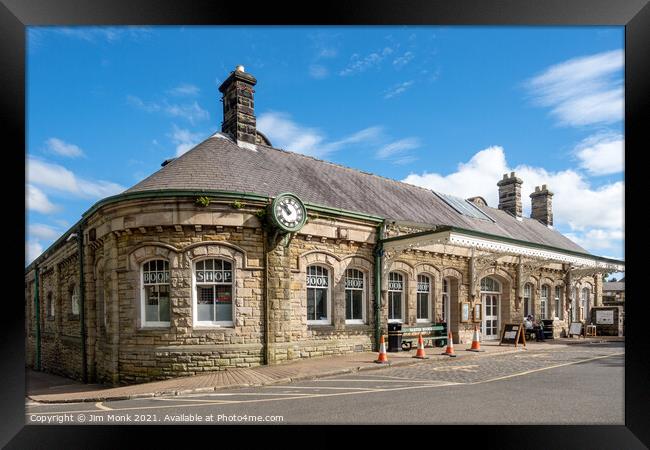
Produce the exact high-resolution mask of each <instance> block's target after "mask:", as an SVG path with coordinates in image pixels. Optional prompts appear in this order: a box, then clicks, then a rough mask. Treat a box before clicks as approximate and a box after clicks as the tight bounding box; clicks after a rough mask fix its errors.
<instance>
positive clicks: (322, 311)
mask: <svg viewBox="0 0 650 450" xmlns="http://www.w3.org/2000/svg"><path fill="white" fill-rule="evenodd" d="M315 291H316V319H317V320H326V319H327V290H326V289H316V290H315Z"/></svg>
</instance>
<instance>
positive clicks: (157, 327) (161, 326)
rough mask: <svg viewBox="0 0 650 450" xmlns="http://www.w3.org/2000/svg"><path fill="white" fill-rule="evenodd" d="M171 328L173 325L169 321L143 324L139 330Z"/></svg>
mask: <svg viewBox="0 0 650 450" xmlns="http://www.w3.org/2000/svg"><path fill="white" fill-rule="evenodd" d="M170 328H171V325H170V324H169V323H167V324H155V325H147V324H145V325H141V326H140V327H139V328H138V331H156V330H165V331H167V330H169V329H170Z"/></svg>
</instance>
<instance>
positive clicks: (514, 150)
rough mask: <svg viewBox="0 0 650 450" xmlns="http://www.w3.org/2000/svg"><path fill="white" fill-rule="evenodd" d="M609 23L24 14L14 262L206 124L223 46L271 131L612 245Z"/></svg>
mask: <svg viewBox="0 0 650 450" xmlns="http://www.w3.org/2000/svg"><path fill="white" fill-rule="evenodd" d="M623 50H624V29H623V27H595V26H590V27H410V26H409V27H404V26H390V27H147V28H133V27H110V28H107V27H91V28H89V27H83V28H78V27H74V28H61V27H56V28H54V27H31V28H30V29H29V32H28V53H27V80H26V81H27V149H26V151H27V154H26V176H27V186H26V205H27V211H26V214H27V230H26V232H27V236H26V243H25V245H26V252H27V262H30V261H31V260H32V259H33V258H35V257H36V256H38V254H39V253H40V252H42V251H43V250H45V249H46V248H47V247H48V246H49V245H50V244H51V243H52V242H54V240H56V238H58V237H59V236H60V235H61V234H62V233H63V232H64V231H66V230H67V228H68V227H69V226H71V225H72V224H74V223H75V222H76V221H77V220H78V219H79V218H80V216H81V214H82V213H83V212H84V211H86V210H87V209H88V208H89V207H90V206H91V205H92V204H93V203H94V202H95V201H97V200H99V199H101V198H103V197H105V196H108V195H113V194H116V193H119V192H121V191H122V190H124V189H126V188H128V187H130V186H132V185H134V184H135V183H137V182H138V181H140V180H141V179H143V178H144V177H146V176H148V175H149V174H151V173H153V172H154V171H156V170H158V169H159V168H160V163H161V162H162V161H163V160H164V159H166V158H169V157H173V156H177V155H179V154H182V153H183V152H184V151H187V150H188V149H189V148H191V147H192V146H193V145H195V144H196V143H198V142H200V141H201V140H203V139H204V138H206V137H208V136H209V135H211V134H213V133H214V132H215V131H218V130H219V129H220V126H221V119H222V117H221V116H222V113H221V103H220V101H219V100H220V94H219V92H218V90H217V88H218V86H219V84H220V83H221V81H223V80H224V79H225V78H226V77H227V76H228V74H229V72H230V71H232V70H233V69H234V67H235V66H236V65H237V64H242V65H244V66H245V68H246V71H247V72H250V73H252V74H253V75H254V76H255V77H256V78H257V80H258V84H257V87H256V94H255V95H256V98H255V99H256V105H255V106H256V114H257V118H258V128H259V129H260V130H261V131H263V132H264V133H265V134H266V135H267V136H269V138H270V139H271V141H272V142H273V144H274V145H275V146H276V147H281V148H286V149H288V150H293V151H297V152H301V153H305V154H309V155H312V156H316V157H319V158H323V159H327V160H330V161H333V162H336V163H340V164H343V165H346V166H350V167H354V168H358V169H361V170H364V171H369V172H373V173H376V174H379V175H382V176H386V177H390V178H394V179H397V180H404V181H406V182H409V183H413V184H418V185H420V186H424V187H429V188H432V189H436V190H440V191H443V192H447V193H450V194H455V195H459V196H462V197H470V196H475V195H482V196H483V197H485V198H486V199H487V201H488V204H489V205H490V206H496V204H497V187H496V182H497V181H498V180H499V179H500V178H501V176H502V174H503V173H505V172H509V171H512V170H515V171H516V172H517V174H518V176H520V177H521V178H522V179H523V180H524V185H523V192H522V196H523V199H524V214H526V215H528V214H529V212H530V199H529V198H528V195H529V194H530V192H532V191H533V190H534V187H535V186H536V185H541V184H543V183H545V184H548V186H549V188H550V189H551V190H552V191H553V192H554V193H555V196H554V215H555V224H556V228H557V229H558V230H560V231H561V232H563V233H565V234H567V235H568V236H569V237H571V238H572V239H574V240H575V241H576V242H577V243H579V244H580V245H582V246H583V247H585V248H586V249H587V250H589V251H591V252H592V253H595V254H598V255H603V256H609V257H614V258H621V259H622V258H623V257H624V254H623V242H624V224H623V196H624V183H623V178H624V161H623V145H624V137H623V135H624V129H623V125H624V122H623V114H624V112H623V60H624V59H623Z"/></svg>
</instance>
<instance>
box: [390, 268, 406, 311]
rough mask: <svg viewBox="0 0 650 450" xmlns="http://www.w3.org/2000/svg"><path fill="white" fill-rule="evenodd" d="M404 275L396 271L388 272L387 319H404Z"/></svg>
mask: <svg viewBox="0 0 650 450" xmlns="http://www.w3.org/2000/svg"><path fill="white" fill-rule="evenodd" d="M403 294H404V277H402V275H400V274H399V273H397V272H390V273H389V274H388V321H389V322H403V321H404V301H403V299H402V297H403Z"/></svg>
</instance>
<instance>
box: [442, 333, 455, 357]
mask: <svg viewBox="0 0 650 450" xmlns="http://www.w3.org/2000/svg"><path fill="white" fill-rule="evenodd" d="M443 355H447V356H453V357H455V356H456V353H454V338H453V336H452V335H451V331H450V332H449V336H448V338H447V350H445V352H444V353H443Z"/></svg>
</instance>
